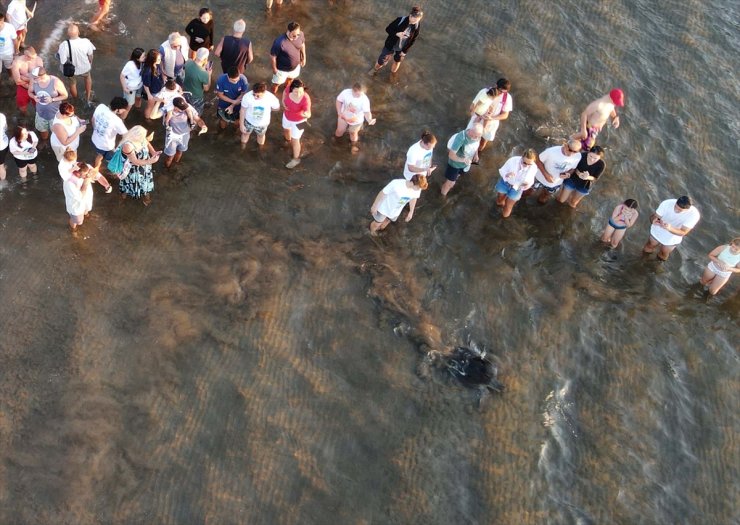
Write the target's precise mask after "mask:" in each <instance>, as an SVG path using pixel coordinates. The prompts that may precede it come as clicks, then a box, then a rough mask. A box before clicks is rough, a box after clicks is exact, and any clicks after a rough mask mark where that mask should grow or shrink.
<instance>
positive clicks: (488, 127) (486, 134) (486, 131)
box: [465, 116, 499, 142]
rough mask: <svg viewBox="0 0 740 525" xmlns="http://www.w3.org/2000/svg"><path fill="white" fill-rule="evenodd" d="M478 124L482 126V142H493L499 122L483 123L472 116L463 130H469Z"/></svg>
mask: <svg viewBox="0 0 740 525" xmlns="http://www.w3.org/2000/svg"><path fill="white" fill-rule="evenodd" d="M478 123H480V124H482V125H483V140H485V141H488V142H493V139H495V138H496V130H498V125H499V121H498V120H489V121H485V120H483V119H482V118H480V117H478V116H472V117H470V121H469V122H468V127H467V128H465V129H470V128H472V127H473V125H474V124H478Z"/></svg>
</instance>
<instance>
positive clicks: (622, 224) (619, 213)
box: [601, 199, 640, 248]
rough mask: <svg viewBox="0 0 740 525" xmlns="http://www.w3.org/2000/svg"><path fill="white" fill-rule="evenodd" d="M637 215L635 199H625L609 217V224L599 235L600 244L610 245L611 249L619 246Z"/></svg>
mask: <svg viewBox="0 0 740 525" xmlns="http://www.w3.org/2000/svg"><path fill="white" fill-rule="evenodd" d="M639 215H640V214H639V212H638V211H637V201H636V200H635V199H627V200H626V201H624V202H623V203H622V204H620V205H619V206H617V207H616V208H614V211H613V212H612V215H611V217H609V222H608V223H607V225H606V228H604V233H602V234H601V242H604V243H606V244H608V245H610V246H611V247H612V248H616V247H617V246H619V243H620V241H621V240H622V238H623V237H624V234H625V233H626V232H627V228H631V227H632V226H633V225H634V224H635V222H636V221H637V217H639Z"/></svg>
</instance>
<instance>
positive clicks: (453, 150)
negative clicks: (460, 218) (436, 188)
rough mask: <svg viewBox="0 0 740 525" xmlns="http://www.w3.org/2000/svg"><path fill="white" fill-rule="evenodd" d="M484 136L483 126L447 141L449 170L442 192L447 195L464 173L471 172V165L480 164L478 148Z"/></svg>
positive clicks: (459, 133)
mask: <svg viewBox="0 0 740 525" xmlns="http://www.w3.org/2000/svg"><path fill="white" fill-rule="evenodd" d="M482 136H483V125H482V124H473V127H471V128H468V129H464V130H462V131H458V132H457V133H455V134H454V135H452V137H450V140H448V141H447V169H445V179H447V180H445V181H444V182H443V183H442V189H441V190H440V192H441V193H442V195H447V193H449V191H450V190H451V189H452V187H453V186H454V185H455V183H456V182H457V179H458V178H459V177H460V175H462V174H463V173H467V172H468V171H470V165H471V164H473V163H475V162H478V148H479V147H480V138H481V137H482Z"/></svg>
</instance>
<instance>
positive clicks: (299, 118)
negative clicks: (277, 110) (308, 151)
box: [283, 78, 311, 170]
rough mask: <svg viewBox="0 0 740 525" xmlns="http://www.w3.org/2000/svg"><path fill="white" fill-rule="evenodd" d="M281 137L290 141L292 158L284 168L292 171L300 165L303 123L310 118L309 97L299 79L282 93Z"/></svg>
mask: <svg viewBox="0 0 740 525" xmlns="http://www.w3.org/2000/svg"><path fill="white" fill-rule="evenodd" d="M283 108H284V109H285V111H284V112H283V136H284V137H285V140H287V141H290V147H291V150H292V153H293V158H291V159H290V162H288V163H287V164H286V165H285V167H286V168H288V169H289V170H292V169H293V168H295V167H296V166H298V164H300V163H301V137H302V136H303V132H304V131H305V122H306V121H307V120H308V119H310V118H311V97H309V96H308V93H306V90H305V88H304V86H303V82H302V81H301V79H300V78H296V79H295V80H294V81H293V82H292V83H291V84H290V86H288V87H286V88H285V91H283Z"/></svg>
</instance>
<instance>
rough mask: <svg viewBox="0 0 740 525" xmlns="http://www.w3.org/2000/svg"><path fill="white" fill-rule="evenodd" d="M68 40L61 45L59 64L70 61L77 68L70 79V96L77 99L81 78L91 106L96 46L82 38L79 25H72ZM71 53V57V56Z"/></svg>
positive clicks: (86, 99)
mask: <svg viewBox="0 0 740 525" xmlns="http://www.w3.org/2000/svg"><path fill="white" fill-rule="evenodd" d="M67 37H68V38H67V40H63V41H62V43H61V44H59V50H58V51H57V55H58V56H59V62H61V63H62V64H64V63H65V62H67V61H69V62H72V63H73V64H74V66H75V74H74V76H72V77H68V78H69V94H70V96H71V97H72V98H77V77H81V78H82V79H83V81H84V84H85V101H86V102H87V103H88V104H89V103H90V98H91V97H92V75H91V74H90V72H91V70H92V61H93V53H94V52H95V49H96V48H95V46H94V45H93V43H92V42H90V40H89V39H87V38H80V28H79V26H78V25H77V24H70V25H69V28H68V29H67ZM70 51H71V55H70Z"/></svg>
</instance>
